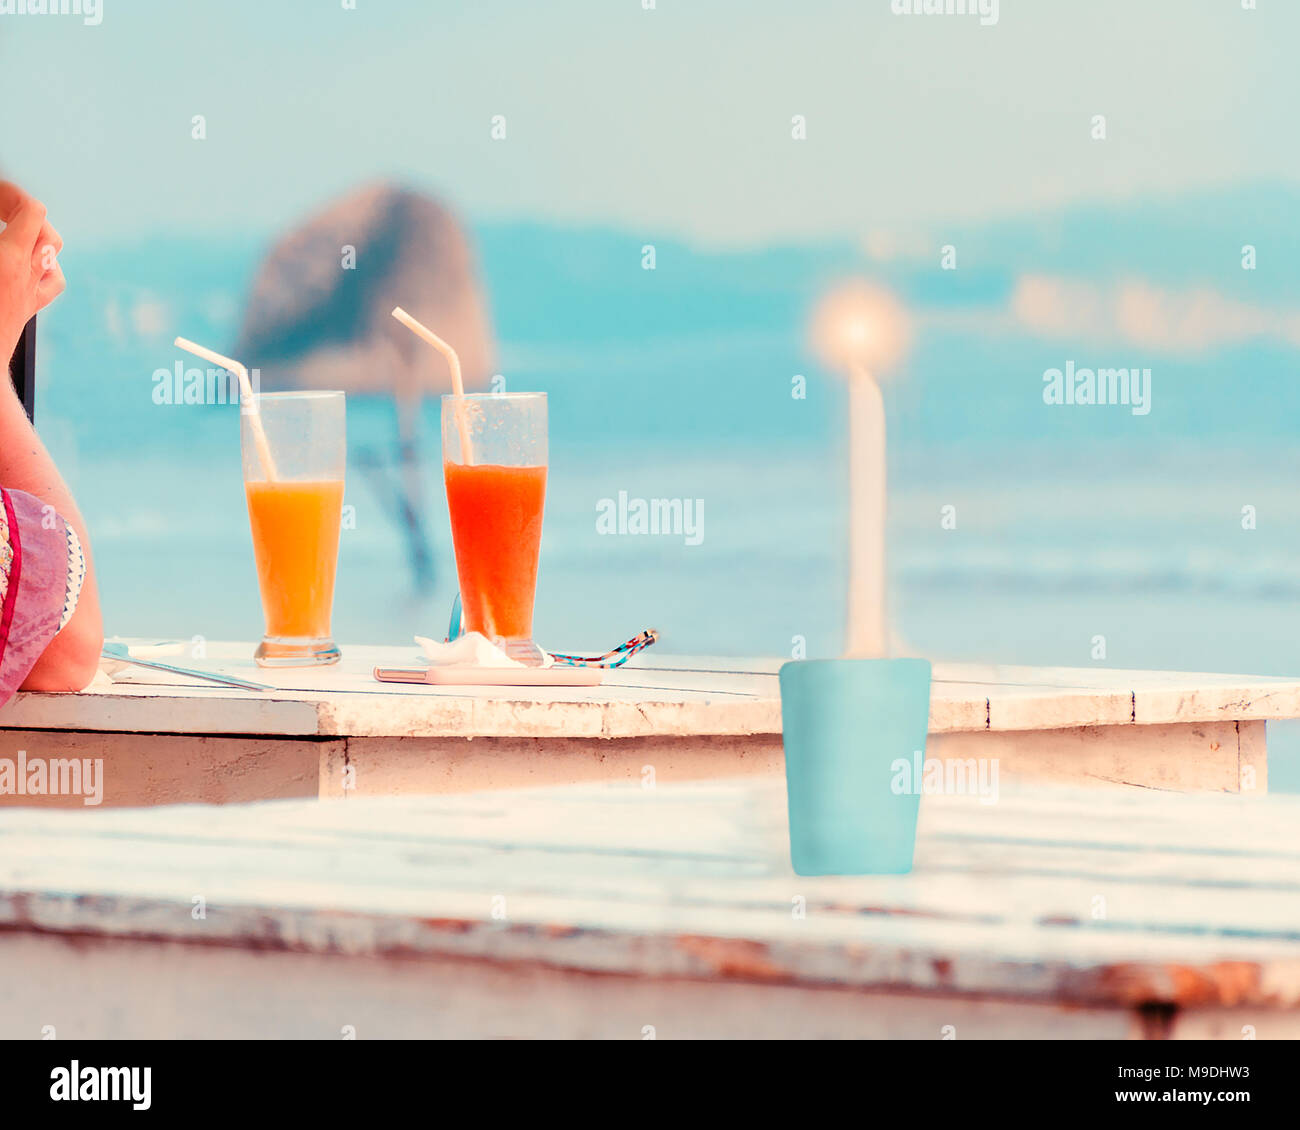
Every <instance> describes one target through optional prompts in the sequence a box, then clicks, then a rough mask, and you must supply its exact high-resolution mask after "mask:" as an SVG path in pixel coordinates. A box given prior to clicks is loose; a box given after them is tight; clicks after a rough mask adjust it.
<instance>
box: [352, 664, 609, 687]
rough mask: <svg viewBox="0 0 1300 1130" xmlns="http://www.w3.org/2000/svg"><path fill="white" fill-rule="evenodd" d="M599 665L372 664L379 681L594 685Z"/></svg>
mask: <svg viewBox="0 0 1300 1130" xmlns="http://www.w3.org/2000/svg"><path fill="white" fill-rule="evenodd" d="M603 674H604V672H603V671H602V670H601V669H600V668H599V667H569V666H562V665H556V666H554V667H429V668H428V669H427V670H426V669H425V668H423V667H376V668H375V669H374V676H375V678H376V679H378V680H379V681H380V682H381V683H427V684H431V685H433V686H442V687H448V686H450V687H598V686H600V681H601V678H602V676H603Z"/></svg>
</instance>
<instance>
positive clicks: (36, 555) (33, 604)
mask: <svg viewBox="0 0 1300 1130" xmlns="http://www.w3.org/2000/svg"><path fill="white" fill-rule="evenodd" d="M85 576H86V561H85V556H84V554H83V553H82V549H81V542H80V540H79V539H78V538H77V534H76V531H75V530H73V528H72V527H71V526H70V525H69V524H68V523H67V521H65V520H64V518H63V517H62V516H61V515H60V514H58V513H57V512H56V511H55V509H54V508H53V507H52V506H49V505H47V504H46V503H44V502H42V501H41V500H40V499H39V498H35V497H34V496H32V495H30V494H26V493H24V492H23V491H19V490H3V489H0V706H3V705H4V704H5V703H6V702H8V701H9V700H10V699H11V698H12V697H13V695H14V692H15V691H16V690H17V689H18V688H19V686H21V685H22V681H23V680H24V679H25V678H27V675H28V673H29V672H30V671H31V669H32V667H33V666H34V665H35V664H36V661H37V660H38V659H39V658H40V657H41V654H42V653H43V652H44V651H45V649H46V648H47V647H49V645H50V641H51V640H52V639H54V637H55V636H56V635H57V634H58V632H59V629H60V628H62V627H63V626H64V625H65V624H66V623H67V622H68V621H69V620H70V619H71V618H72V614H73V612H75V611H76V608H77V600H78V598H79V597H80V595H81V586H82V583H83V582H84V581H85Z"/></svg>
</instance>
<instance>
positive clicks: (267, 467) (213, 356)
mask: <svg viewBox="0 0 1300 1130" xmlns="http://www.w3.org/2000/svg"><path fill="white" fill-rule="evenodd" d="M174 344H175V346H176V348H177V349H183V350H185V351H186V352H187V353H193V354H194V356H195V357H202V358H203V360H205V361H211V362H212V363H213V364H214V365H220V366H221V367H222V368H223V369H226V370H228V371H229V372H232V373H234V374H235V376H236V377H238V378H239V391H240V393H241V394H242V395H243V397H244V399H245V400H246V401H247V402H248V417H249V420H248V422H249V423H250V424H251V425H252V428H253V442H254V443H255V444H256V445H257V456H258V458H259V459H261V461H262V469H263V470H264V471H266V477H267V478H268V479H269V480H270V481H271V482H275V481H276V480H278V479H279V477H280V476H279V474H278V473H277V472H276V469H275V460H274V459H272V458H271V445H270V443H269V442H267V438H266V429H265V428H263V427H262V413H261V411H260V410H259V409H258V406H257V398H256V397H255V396H254V395H253V386H252V383H251V382H250V381H249V379H248V370H247V369H245V368H244V366H243V365H241V364H240V363H239V362H238V361H234V360H232V359H231V358H229V357H223V356H221V354H220V353H214V352H213V351H212V350H211V349H208V348H206V347H205V346H202V345H199V344H197V343H195V342H193V341H190V340H188V339H187V338H183V337H178V338H177V339H176V341H175V342H174Z"/></svg>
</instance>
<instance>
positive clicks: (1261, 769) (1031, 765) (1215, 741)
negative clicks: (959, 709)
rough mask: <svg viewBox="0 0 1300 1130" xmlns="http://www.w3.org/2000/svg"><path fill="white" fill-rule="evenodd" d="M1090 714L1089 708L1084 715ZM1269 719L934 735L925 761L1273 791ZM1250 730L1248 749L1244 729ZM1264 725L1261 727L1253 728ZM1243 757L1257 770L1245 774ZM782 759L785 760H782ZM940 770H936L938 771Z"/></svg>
mask: <svg viewBox="0 0 1300 1130" xmlns="http://www.w3.org/2000/svg"><path fill="white" fill-rule="evenodd" d="M1085 713H1086V712H1085ZM1264 725H1265V723H1263V722H1244V723H1241V724H1240V726H1239V724H1238V723H1236V722H1203V723H1195V724H1193V723H1188V724H1185V725H1179V726H1133V725H1122V726H1106V725H1097V726H1075V727H1072V728H1069V729H1058V728H1050V729H1045V730H1022V729H1012V730H976V731H971V732H965V733H951V734H934V735H931V737H930V740H929V742H928V743H927V748H926V758H927V762H929V761H933V762H935V763H940V764H942V763H948V767H947V768H945V772H946V773H949V774H950V775H951V774H952V773H953V772H954V771H955V770H958V769H960V770H962V771H961V772H959V773H957V774H956V779H957V780H965V779H969V778H972V777H975V776H980V775H982V779H985V780H987V781H991V780H992V774H993V763H995V762H996V766H997V777H998V781H1000V782H1006V781H1020V782H1027V783H1048V784H1067V783H1068V784H1088V783H1091V782H1096V783H1100V784H1116V785H1136V786H1139V787H1141V788H1147V789H1167V790H1172V791H1179V792H1191V791H1198V792H1206V791H1208V792H1229V793H1233V792H1239V791H1242V788H1243V781H1246V782H1247V783H1248V790H1247V791H1250V792H1251V793H1252V794H1254V795H1257V796H1262V795H1263V794H1264V793H1266V792H1267V791H1268V773H1267V768H1266V764H1265V763H1266V760H1267V758H1266V755H1265V754H1264V752H1263V747H1264V740H1263V727H1264ZM1243 727H1244V728H1247V737H1246V742H1247V744H1246V751H1245V753H1244V755H1243V753H1242V739H1241V733H1240V730H1241V728H1243ZM1256 727H1257V728H1258V729H1255V728H1256ZM1243 756H1244V758H1245V761H1246V762H1247V763H1249V764H1250V765H1252V766H1254V775H1253V777H1252V776H1250V775H1248V774H1247V775H1246V776H1244V777H1243V769H1242V766H1243ZM782 764H784V763H782ZM935 771H936V772H937V771H938V770H935Z"/></svg>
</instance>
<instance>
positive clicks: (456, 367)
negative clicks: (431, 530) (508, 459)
mask: <svg viewBox="0 0 1300 1130" xmlns="http://www.w3.org/2000/svg"><path fill="white" fill-rule="evenodd" d="M393 317H394V318H396V319H397V320H398V321H399V322H401V323H402V325H404V326H405V327H406V328H407V329H408V330H410V331H411V332H412V333H413V334H415V336H416V337H418V338H422V339H423V340H425V341H427V342H428V343H429V344H430V345H432V346H433V348H434V349H436V350H437V351H438V352H439V353H441V354H442V355H443V356H444V357H445V358H447V364H448V365H449V366H450V367H451V391H452V393H453V394H454V395H455V397H456V405H455V413H456V430H457V431H458V432H459V433H460V452H461V459H462V461H463V462H464V463H465V464H467V465H468V464H470V463H473V462H474V456H473V452H472V450H471V448H470V442H469V425H468V423H467V421H466V420H465V411H464V408H465V382H464V380H463V379H462V378H461V375H460V357H459V356H457V354H456V351H455V350H454V349H452V347H451V346H450V345H448V344H447V343H446V342H445V341H443V340H442V338H440V337H439V336H438V335H437V334H436V333H434V332H433V330H431V329H429V327H428V326H426V325H425V324H424V323H423V322H420V321H418V320H417V319H415V318H412V317H411V315H410V314H408V313H407V312H406V311H405V310H403V309H402V308H401V307H400V306H394V307H393Z"/></svg>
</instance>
